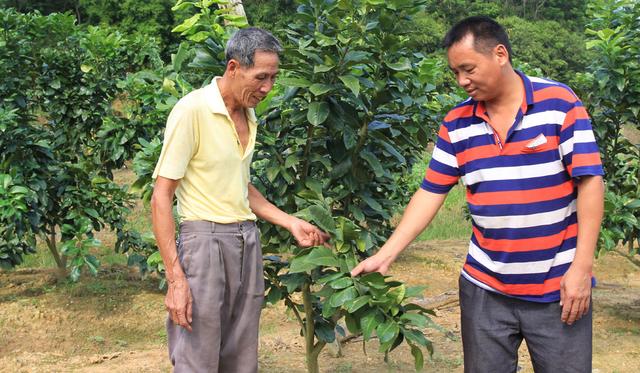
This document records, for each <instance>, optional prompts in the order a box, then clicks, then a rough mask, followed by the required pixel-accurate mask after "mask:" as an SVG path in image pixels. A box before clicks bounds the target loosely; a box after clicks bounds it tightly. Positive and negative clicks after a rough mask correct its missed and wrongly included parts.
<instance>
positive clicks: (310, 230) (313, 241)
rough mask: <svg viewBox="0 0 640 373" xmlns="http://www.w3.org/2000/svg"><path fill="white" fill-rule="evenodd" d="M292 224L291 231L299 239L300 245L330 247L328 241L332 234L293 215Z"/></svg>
mask: <svg viewBox="0 0 640 373" xmlns="http://www.w3.org/2000/svg"><path fill="white" fill-rule="evenodd" d="M292 219H293V220H292V221H291V224H290V225H289V232H291V234H292V235H293V237H294V238H295V239H296V241H298V245H300V246H302V247H309V246H319V245H323V244H324V245H325V246H327V247H328V245H329V244H328V243H327V241H329V238H330V236H329V235H328V234H327V233H325V232H323V231H321V230H320V229H318V228H316V227H315V226H313V225H312V224H309V223H307V222H306V221H304V220H302V219H298V218H296V217H292Z"/></svg>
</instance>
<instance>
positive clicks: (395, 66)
mask: <svg viewBox="0 0 640 373" xmlns="http://www.w3.org/2000/svg"><path fill="white" fill-rule="evenodd" d="M385 65H387V67H389V68H390V69H392V70H395V71H407V70H411V61H409V59H408V58H407V57H403V58H401V59H399V60H398V62H393V63H390V62H385Z"/></svg>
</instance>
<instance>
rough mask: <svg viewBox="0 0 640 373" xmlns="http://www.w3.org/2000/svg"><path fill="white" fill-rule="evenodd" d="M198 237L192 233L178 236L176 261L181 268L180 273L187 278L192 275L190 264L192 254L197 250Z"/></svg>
mask: <svg viewBox="0 0 640 373" xmlns="http://www.w3.org/2000/svg"><path fill="white" fill-rule="evenodd" d="M198 242H199V240H198V236H197V235H196V234H194V233H188V234H185V235H183V234H180V235H179V236H178V245H177V247H176V248H177V251H178V260H179V261H180V266H181V267H182V271H184V274H185V275H186V276H187V277H191V276H192V275H193V273H192V272H193V271H192V268H191V267H192V262H193V255H194V252H195V251H196V250H197V247H194V246H197V245H198Z"/></svg>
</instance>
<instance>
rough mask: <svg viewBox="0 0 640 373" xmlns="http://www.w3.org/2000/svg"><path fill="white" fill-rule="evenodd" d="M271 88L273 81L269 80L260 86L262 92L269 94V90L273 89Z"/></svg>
mask: <svg viewBox="0 0 640 373" xmlns="http://www.w3.org/2000/svg"><path fill="white" fill-rule="evenodd" d="M271 88H273V82H272V81H268V82H266V83H264V84H263V85H261V86H260V92H262V93H264V94H267V93H269V91H271Z"/></svg>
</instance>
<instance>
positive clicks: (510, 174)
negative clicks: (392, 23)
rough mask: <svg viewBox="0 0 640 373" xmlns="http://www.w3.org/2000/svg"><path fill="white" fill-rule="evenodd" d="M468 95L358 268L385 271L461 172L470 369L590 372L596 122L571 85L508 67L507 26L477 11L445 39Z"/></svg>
mask: <svg viewBox="0 0 640 373" xmlns="http://www.w3.org/2000/svg"><path fill="white" fill-rule="evenodd" d="M444 46H445V48H446V49H447V57H448V60H449V67H450V68H451V71H453V73H454V75H455V77H456V80H457V82H458V84H459V85H460V87H462V88H463V89H464V90H465V91H466V92H467V94H468V95H469V99H467V100H465V101H464V102H462V103H460V104H459V105H458V106H457V107H455V108H454V109H453V110H451V111H450V112H449V114H448V115H447V116H446V117H445V118H444V122H443V124H442V126H441V127H440V132H439V134H438V139H437V142H436V146H435V149H434V151H433V157H432V159H431V162H430V164H429V168H428V170H427V172H426V175H425V178H424V181H423V183H422V188H421V189H419V190H418V191H417V192H416V193H415V195H414V196H413V198H412V200H411V202H409V205H408V206H407V209H406V211H405V213H404V216H403V218H402V220H401V222H400V224H399V225H398V227H397V228H396V230H395V232H394V233H393V235H392V236H391V237H390V238H389V240H388V241H387V242H386V243H385V245H384V246H383V247H382V248H381V249H380V251H379V252H378V253H377V254H376V255H374V256H373V257H371V258H369V259H367V260H365V261H363V262H362V263H360V264H359V265H358V266H357V267H356V268H355V269H354V270H353V272H352V274H353V275H357V274H359V273H361V272H371V271H380V272H385V271H386V270H387V269H388V268H389V265H391V263H392V262H393V261H394V260H395V258H396V257H397V256H398V254H399V253H400V252H401V251H402V250H403V249H404V248H405V247H406V246H407V245H408V244H409V243H410V242H411V240H413V239H414V238H415V237H416V236H417V235H418V234H419V233H420V232H421V231H422V230H423V229H424V228H425V227H426V226H427V225H428V224H429V222H430V221H431V220H432V219H433V217H434V216H435V214H436V212H437V211H438V209H439V208H440V206H441V205H442V203H443V201H444V199H445V196H446V194H447V193H448V192H449V190H450V189H451V188H452V187H453V186H454V185H455V184H456V183H457V182H458V180H459V179H462V182H463V183H464V185H465V186H466V188H467V202H468V205H469V211H470V213H471V216H472V219H473V234H472V236H471V242H470V243H469V254H468V255H467V260H466V263H465V264H464V266H463V268H462V276H461V277H460V310H461V317H462V323H461V326H462V343H463V347H464V365H465V366H464V370H465V372H481V373H484V372H486V373H491V372H516V371H517V368H518V365H517V362H518V347H519V346H520V344H521V343H522V340H523V339H524V340H525V341H526V342H527V346H528V348H529V352H530V354H531V360H532V362H533V366H534V370H535V371H536V372H576V373H577V372H591V307H590V304H591V285H592V275H591V270H592V267H593V253H594V250H595V247H596V242H597V239H598V232H599V228H600V222H601V220H602V214H603V194H604V192H603V190H604V188H603V183H602V173H603V171H602V166H601V163H600V157H599V153H598V146H597V145H596V143H595V139H594V136H593V132H592V129H591V123H590V121H589V117H588V115H587V112H586V110H585V109H584V107H583V106H582V103H581V102H580V100H579V99H578V98H577V97H576V95H575V94H574V93H573V91H571V89H569V88H568V87H567V86H565V85H563V84H561V83H558V82H554V81H551V80H548V79H540V78H535V77H529V76H527V75H525V74H523V73H522V72H519V71H516V70H514V69H513V67H512V65H511V55H512V53H511V46H510V44H509V39H508V37H507V34H506V32H505V30H504V29H503V28H502V27H501V26H500V25H499V24H498V23H496V22H495V21H494V20H492V19H490V18H487V17H470V18H467V19H464V20H462V21H460V22H459V23H457V24H456V25H455V26H453V27H452V28H451V30H450V31H449V33H448V34H447V35H446V37H445V40H444Z"/></svg>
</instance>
